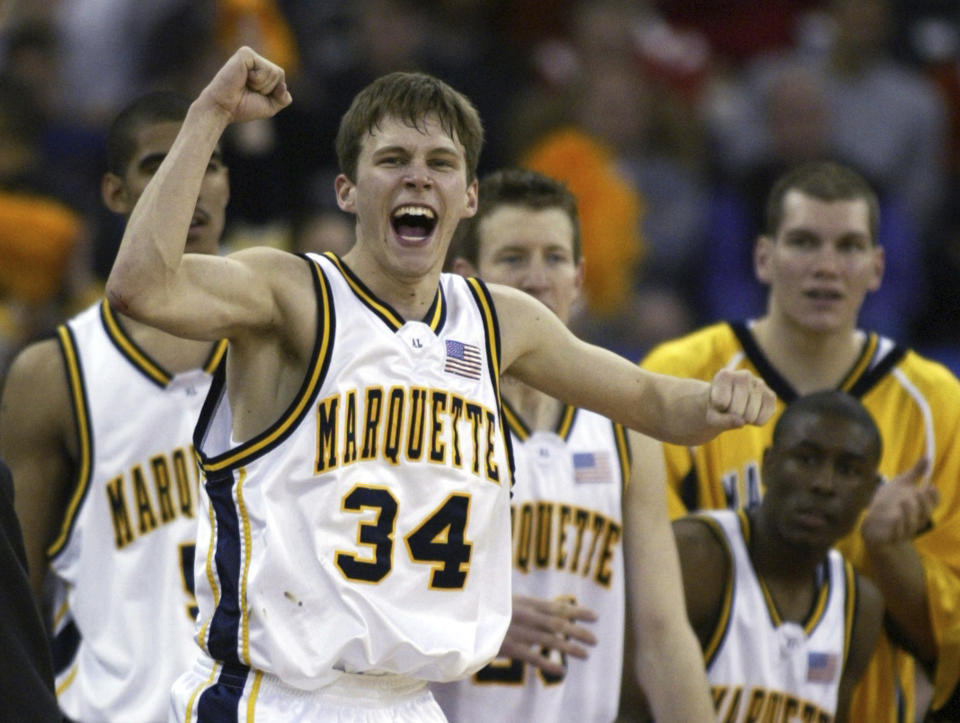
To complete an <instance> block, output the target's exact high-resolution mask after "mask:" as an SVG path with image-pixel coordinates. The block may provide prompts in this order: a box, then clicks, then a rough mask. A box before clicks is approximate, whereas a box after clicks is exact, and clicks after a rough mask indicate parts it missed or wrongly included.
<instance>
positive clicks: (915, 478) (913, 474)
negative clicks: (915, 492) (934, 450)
mask: <svg viewBox="0 0 960 723" xmlns="http://www.w3.org/2000/svg"><path fill="white" fill-rule="evenodd" d="M928 469H930V459H929V458H927V457H921V458H920V459H918V460H917V461H916V463H914V465H913V467H911V468H910V469H909V470H907V471H906V472H905V473H904V475H903V479H904V481H906V482H909V483H910V484H914V485H915V484H917V483H918V482H920V481H921V480H922V479H923V478H924V476H925V475H926V474H927V470H928Z"/></svg>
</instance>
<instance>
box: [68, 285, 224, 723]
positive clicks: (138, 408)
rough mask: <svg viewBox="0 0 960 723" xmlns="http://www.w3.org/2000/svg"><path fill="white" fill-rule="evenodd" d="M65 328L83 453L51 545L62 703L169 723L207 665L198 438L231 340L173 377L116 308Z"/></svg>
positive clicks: (80, 717) (92, 311) (89, 721)
mask: <svg viewBox="0 0 960 723" xmlns="http://www.w3.org/2000/svg"><path fill="white" fill-rule="evenodd" d="M58 334H59V340H60V345H61V350H62V353H63V357H64V361H65V365H66V370H67V374H68V381H69V385H70V391H71V396H72V400H73V409H74V412H75V422H76V428H77V436H78V440H79V443H80V444H79V450H80V459H79V460H78V469H77V480H76V486H75V488H74V490H73V494H72V497H71V499H70V501H69V505H68V508H67V513H66V516H65V518H64V520H63V523H62V525H61V529H60V533H59V535H58V537H57V539H56V540H55V541H54V543H53V546H52V547H51V548H50V551H49V554H50V567H51V570H52V572H53V576H52V577H53V581H54V593H55V600H56V601H57V606H56V609H55V613H56V619H55V621H54V624H55V633H56V637H55V640H54V658H55V667H56V669H57V670H56V682H57V697H58V699H59V702H60V707H61V709H62V710H63V712H64V713H65V714H66V715H67V716H68V717H69V718H70V719H72V720H76V721H84V722H85V723H93V722H96V721H150V722H151V723H152V722H153V721H164V720H166V718H167V712H168V709H169V705H170V700H169V698H170V696H169V690H170V686H171V684H172V683H173V681H174V680H175V679H176V677H177V676H178V675H179V674H180V673H182V672H183V671H184V669H185V668H186V667H188V666H189V665H190V664H191V663H192V661H193V658H194V657H195V656H194V651H195V646H194V645H193V640H192V633H193V628H194V617H195V615H196V612H197V610H196V601H195V600H194V597H193V557H194V544H195V540H196V534H197V521H196V509H197V505H196V501H197V466H196V461H195V458H194V453H193V449H192V434H193V428H194V425H195V424H196V421H197V418H198V417H199V415H200V408H201V406H202V404H203V399H204V397H205V396H206V393H207V389H208V388H209V386H210V381H211V371H212V369H213V367H215V366H216V364H217V362H218V361H219V359H220V358H221V357H222V355H223V352H224V349H225V346H226V344H225V342H224V343H221V344H220V345H218V346H217V348H216V349H215V351H214V354H213V356H211V358H210V360H209V361H208V363H207V365H206V368H205V369H194V370H191V371H187V372H183V373H180V374H177V375H175V376H174V375H171V374H169V373H168V372H166V371H165V370H164V369H163V368H162V367H161V366H160V365H158V364H157V363H156V362H155V361H154V360H152V359H151V358H150V356H149V355H148V354H146V352H144V351H143V350H142V349H141V348H139V347H138V346H137V344H136V342H134V341H133V339H131V338H130V337H129V336H127V334H126V333H124V330H123V328H122V326H121V325H120V323H118V321H117V318H116V317H115V316H114V314H113V312H112V310H111V309H110V306H109V305H108V304H107V303H106V302H102V303H100V304H97V305H96V306H93V307H91V308H89V309H87V310H86V311H84V312H82V313H80V314H79V315H78V316H76V317H75V318H73V319H71V320H70V321H68V322H67V323H66V324H65V325H63V326H61V327H60V328H59V329H58Z"/></svg>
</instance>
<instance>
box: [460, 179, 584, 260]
mask: <svg viewBox="0 0 960 723" xmlns="http://www.w3.org/2000/svg"><path fill="white" fill-rule="evenodd" d="M505 205H513V206H525V207H527V208H530V209H533V210H537V211H539V210H542V209H547V208H559V209H561V210H562V211H563V212H564V213H566V214H567V216H568V217H569V218H570V223H571V224H572V226H573V241H572V244H573V260H574V262H579V261H580V253H581V240H580V216H579V214H578V213H577V199H576V197H575V196H574V195H573V193H572V192H571V191H570V189H569V188H567V186H566V184H565V183H563V182H562V181H558V180H556V179H555V178H550V177H549V176H545V175H543V174H542V173H538V172H536V171H531V170H528V169H526V168H504V169H502V170H499V171H494V172H493V173H490V174H488V175H486V176H484V177H483V179H482V180H481V181H480V186H479V191H478V204H477V212H476V214H474V215H473V216H471V217H470V218H465V219H463V220H462V221H460V223H459V224H457V230H456V232H454V236H453V242H452V243H451V244H450V248H451V252H450V253H451V256H450V258H451V259H452V258H453V257H454V256H459V257H461V258H464V259H466V260H467V261H469V262H470V263H471V264H473V265H474V266H476V265H477V262H478V261H479V257H480V236H479V228H480V222H481V221H483V219H484V218H486V217H487V216H489V215H490V214H491V213H492V212H493V211H495V210H497V209H498V208H499V207H500V206H505Z"/></svg>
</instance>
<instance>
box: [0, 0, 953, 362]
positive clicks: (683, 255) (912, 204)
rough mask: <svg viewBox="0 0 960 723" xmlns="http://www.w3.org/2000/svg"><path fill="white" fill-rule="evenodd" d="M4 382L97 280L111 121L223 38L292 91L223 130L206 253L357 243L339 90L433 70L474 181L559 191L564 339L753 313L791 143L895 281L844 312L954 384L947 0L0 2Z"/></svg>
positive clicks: (639, 346)
mask: <svg viewBox="0 0 960 723" xmlns="http://www.w3.org/2000/svg"><path fill="white" fill-rule="evenodd" d="M0 8H2V11H0V13H2V15H0V379H2V374H3V371H4V369H5V368H6V364H7V363H8V362H9V360H10V357H11V355H12V354H13V353H15V352H16V351H17V350H18V349H19V348H21V347H22V346H23V345H24V344H25V343H27V342H29V341H31V340H33V339H35V338H38V337H39V336H43V335H45V334H48V333H49V332H50V331H51V330H52V328H53V327H54V326H55V325H56V324H57V323H59V322H60V321H62V320H63V319H65V318H66V317H67V316H68V315H70V314H72V313H74V312H75V311H77V310H78V309H79V308H81V307H82V306H84V305H86V304H88V303H90V302H91V301H93V300H94V299H96V298H97V296H98V294H100V293H101V291H102V284H103V280H104V279H105V277H106V275H107V273H108V271H109V268H110V264H111V262H112V259H113V256H114V253H115V251H116V248H117V245H118V244H119V241H120V236H121V233H122V226H121V224H122V220H121V219H119V218H117V217H114V216H111V215H110V214H109V212H108V211H106V210H105V209H104V208H103V205H102V203H101V201H100V179H101V176H102V174H103V172H104V170H105V149H104V136H105V133H106V129H107V125H108V124H109V122H110V120H111V118H112V117H113V115H114V114H115V113H116V112H117V111H118V110H119V108H120V107H121V106H123V105H124V104H125V103H126V102H127V101H129V100H131V99H132V98H133V97H135V96H137V95H139V94H141V93H143V92H145V91H147V90H151V89H154V88H168V89H173V90H179V91H181V92H183V93H186V94H188V95H190V96H191V97H192V96H194V95H196V93H198V92H199V90H200V89H201V88H202V87H203V85H204V84H205V83H206V82H207V81H208V80H209V79H210V78H211V77H212V75H213V73H214V72H215V71H216V69H217V68H218V67H219V66H220V64H221V63H222V62H223V61H224V60H225V59H226V57H228V56H229V54H230V53H232V51H233V50H234V49H235V48H236V47H237V46H239V45H241V44H248V45H251V46H252V47H254V48H256V49H257V50H258V51H260V52H261V53H263V54H265V55H266V56H267V57H269V58H271V59H272V60H274V61H276V62H278V63H280V64H281V65H283V66H284V67H285V68H286V70H287V76H288V83H289V85H290V86H291V92H292V94H293V97H294V103H293V105H292V106H290V107H289V108H288V109H286V110H284V111H283V112H282V113H280V114H279V115H278V116H277V117H275V118H273V119H270V120H267V121H262V122H256V123H250V124H246V125H243V126H235V127H233V126H232V127H230V129H229V130H228V132H227V135H226V136H225V137H224V140H223V144H224V152H225V157H226V161H227V163H228V165H229V167H230V174H231V184H232V195H231V201H230V205H229V209H228V214H229V218H228V228H227V232H226V237H225V239H224V241H225V244H224V247H225V250H229V249H232V248H239V247H243V246H248V245H251V244H270V245H277V246H282V247H285V248H289V249H292V250H323V249H332V250H335V251H338V252H343V251H345V249H346V248H347V247H348V246H349V243H350V238H351V233H352V226H351V219H350V218H348V217H346V216H344V215H343V214H342V213H341V212H340V211H339V210H338V209H337V208H336V205H335V203H334V193H333V179H334V177H335V176H336V174H337V168H336V159H335V156H334V153H333V138H334V134H335V132H336V127H337V123H338V121H339V118H340V116H341V114H342V113H343V111H344V110H346V105H347V103H348V102H349V100H350V99H351V98H352V96H353V95H354V93H355V92H356V91H358V90H359V89H360V88H361V87H363V86H364V85H366V84H367V83H368V82H369V81H371V80H372V79H373V78H375V77H376V76H378V75H380V74H383V73H385V72H389V71H393V70H424V71H427V72H430V73H433V74H435V75H438V76H440V77H442V78H443V79H444V80H446V81H448V82H449V83H451V84H452V85H453V86H454V87H456V88H457V89H459V90H461V91H463V92H464V93H466V94H467V95H468V96H469V97H470V98H471V99H472V100H473V102H474V103H475V104H476V106H477V107H478V109H479V110H480V113H481V115H482V117H483V119H484V122H485V126H486V131H487V141H486V145H485V148H484V151H483V153H482V156H481V162H480V165H481V168H480V170H481V173H483V172H486V171H490V170H493V169H495V168H498V167H500V166H503V165H525V166H529V167H532V168H536V169H538V170H541V171H543V172H545V173H548V174H550V175H554V176H556V177H559V178H562V179H564V180H565V181H566V182H567V183H568V185H569V186H570V188H571V189H572V190H573V191H574V193H575V194H576V195H577V197H578V200H579V204H580V210H581V216H582V219H583V237H584V253H585V256H586V258H587V294H586V299H585V302H584V304H583V308H582V309H581V311H580V312H579V314H578V320H577V324H576V329H577V330H578V332H579V333H580V334H581V335H582V336H584V337H586V338H588V339H590V340H592V341H595V342H599V343H601V344H603V345H605V346H607V347H609V348H611V349H614V350H615V351H618V352H620V353H622V354H625V355H627V356H629V357H631V358H634V359H636V358H639V357H640V356H641V355H642V354H643V353H644V352H645V351H646V350H648V349H649V348H650V346H651V345H652V344H655V343H656V342H657V341H659V340H662V339H664V338H668V337H672V336H676V335H678V334H682V333H684V332H685V331H687V330H690V329H692V328H694V327H695V326H698V325H700V324H703V323H707V322H710V321H714V320H718V319H740V318H747V317H750V316H753V315H757V314H759V313H760V312H761V311H762V310H763V308H764V304H765V297H764V291H763V289H762V287H760V286H759V285H758V284H757V282H756V281H755V280H754V277H753V271H752V265H751V264H752V261H751V254H752V248H753V242H754V239H755V238H756V235H757V233H758V232H759V229H760V225H761V222H762V209H763V201H764V198H765V194H766V191H767V190H768V188H769V186H770V184H771V182H772V180H773V179H774V178H775V177H776V176H777V175H778V174H779V173H780V172H781V171H782V170H784V169H785V168H786V167H788V166H790V165H792V164H795V163H798V162H801V161H804V160H808V159H816V158H827V157H830V158H834V159H837V160H840V161H843V162H845V163H848V164H850V165H852V166H853V167H855V168H857V169H858V170H859V171H861V172H862V173H863V174H864V175H865V176H866V177H867V178H868V179H869V180H870V181H872V183H873V184H874V186H875V187H876V188H877V190H878V191H879V193H880V195H881V200H882V214H883V215H882V220H881V233H880V238H881V242H882V243H883V245H884V246H885V248H886V258H887V269H886V275H885V278H884V282H883V287H882V289H881V290H880V291H879V292H877V293H876V294H874V295H872V297H871V298H870V299H869V301H868V303H867V305H866V307H865V310H864V314H863V316H862V324H863V326H864V327H868V328H871V329H875V330H877V331H880V332H882V333H885V334H887V335H889V336H892V337H894V338H895V339H896V340H897V341H899V342H901V343H903V344H908V345H911V346H914V347H916V348H918V349H919V350H921V351H923V352H924V353H926V354H928V355H930V356H932V357H933V358H936V359H940V360H941V361H943V362H944V363H946V364H948V365H949V366H951V367H952V368H953V369H954V371H955V372H958V373H960V284H958V282H960V3H957V2H956V0H820V1H814V0H764V2H759V3H758V2H755V1H754V0H660V1H655V0H649V1H647V2H643V1H641V0H632V1H630V0H581V1H580V2H573V1H571V0H362V1H361V2H358V1H356V0H150V2H141V1H138V0H39V1H38V0H19V1H17V0H6V2H3V3H0Z"/></svg>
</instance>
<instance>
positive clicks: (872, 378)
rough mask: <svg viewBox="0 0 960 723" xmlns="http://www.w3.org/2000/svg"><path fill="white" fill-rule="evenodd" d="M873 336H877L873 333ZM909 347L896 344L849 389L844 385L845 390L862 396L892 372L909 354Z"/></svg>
mask: <svg viewBox="0 0 960 723" xmlns="http://www.w3.org/2000/svg"><path fill="white" fill-rule="evenodd" d="M871 336H876V335H875V334H872V335H871ZM907 351H908V350H907V348H906V347H902V346H895V347H894V348H893V349H891V350H890V351H888V352H887V353H886V354H885V355H884V357H883V359H881V360H880V361H879V362H877V363H876V364H873V365H871V366H869V367H868V368H867V369H866V370H865V371H864V372H863V373H862V374H861V375H860V376H859V377H858V378H857V379H855V380H853V383H852V384H851V385H850V388H849V389H846V388H845V387H844V391H846V392H848V393H849V394H851V395H852V396H854V397H857V398H862V397H863V396H864V395H865V394H866V393H867V392H869V391H870V390H871V389H873V388H874V387H875V386H876V385H877V384H878V383H879V382H880V381H882V380H883V379H884V377H886V376H887V374H889V373H890V371H891V370H892V369H893V368H894V367H895V366H896V365H897V364H899V363H900V362H901V361H902V360H903V358H904V357H905V356H906V355H907Z"/></svg>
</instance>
